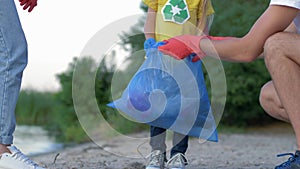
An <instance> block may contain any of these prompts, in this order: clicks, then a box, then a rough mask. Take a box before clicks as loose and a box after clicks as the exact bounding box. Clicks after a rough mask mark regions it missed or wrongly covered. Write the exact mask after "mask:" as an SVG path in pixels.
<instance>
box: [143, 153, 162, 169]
mask: <svg viewBox="0 0 300 169" xmlns="http://www.w3.org/2000/svg"><path fill="white" fill-rule="evenodd" d="M146 158H147V165H146V169H164V168H165V155H164V153H162V152H161V151H160V150H154V151H152V152H151V154H149V155H148V156H147V157H146Z"/></svg>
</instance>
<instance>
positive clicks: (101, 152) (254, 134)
mask: <svg viewBox="0 0 300 169" xmlns="http://www.w3.org/2000/svg"><path fill="white" fill-rule="evenodd" d="M147 136H148V133H139V134H135V135H130V137H121V136H118V137H114V138H111V139H108V140H99V141H95V142H96V143H97V144H96V143H93V142H91V143H85V144H81V145H76V146H73V147H68V148H65V149H63V150H61V151H59V152H55V153H51V154H45V155H40V156H36V157H33V159H34V160H35V161H36V162H38V163H39V164H41V165H43V166H46V167H47V168H49V169H143V168H144V165H145V160H144V158H143V156H144V157H145V156H146V155H147V154H148V153H149V152H150V147H149V145H148V141H149V139H148V138H147ZM141 138H142V139H141ZM170 138H171V137H170ZM167 144H168V145H169V146H168V147H170V145H171V139H168V142H167ZM295 148H296V141H295V137H294V134H293V131H292V129H291V127H290V126H289V125H287V124H276V125H272V126H268V127H265V128H252V129H249V130H247V131H245V132H243V133H234V134H232V133H227V132H225V133H219V142H218V143H214V142H205V143H201V142H200V141H199V140H198V139H190V143H189V149H188V152H187V154H186V156H187V158H188V160H189V166H188V167H187V169H271V168H274V167H275V166H276V165H277V164H279V163H281V162H283V161H285V160H286V159H287V158H288V157H281V158H277V157H276V155H277V154H280V153H286V152H294V151H295ZM137 149H138V150H139V151H140V153H141V154H139V153H138V150H137Z"/></svg>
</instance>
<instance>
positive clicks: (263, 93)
mask: <svg viewBox="0 0 300 169" xmlns="http://www.w3.org/2000/svg"><path fill="white" fill-rule="evenodd" d="M271 85H272V83H271V82H269V83H266V84H265V85H264V86H263V87H262V88H261V90H260V95H259V102H260V104H261V106H262V107H264V105H265V104H266V103H267V102H270V100H271V99H272V90H271Z"/></svg>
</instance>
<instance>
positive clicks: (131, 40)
mask: <svg viewBox="0 0 300 169" xmlns="http://www.w3.org/2000/svg"><path fill="white" fill-rule="evenodd" d="M212 2H213V5H214V9H215V12H216V13H215V18H214V22H213V25H212V29H211V32H210V34H211V35H213V36H237V37H241V36H243V35H245V34H246V33H247V32H248V31H249V30H250V28H251V26H252V25H253V24H254V22H255V20H256V19H257V18H258V17H259V16H260V15H261V13H262V12H263V11H264V10H265V8H266V7H267V6H268V3H269V1H267V0H251V1H246V0H230V1H220V0H212ZM141 9H142V10H143V11H146V9H147V7H146V6H145V5H143V4H141ZM144 20H145V17H141V19H140V20H138V21H136V23H133V26H132V28H131V30H130V31H128V32H123V33H121V34H120V38H121V39H122V41H121V43H120V45H121V46H123V48H124V50H126V51H127V52H129V53H130V54H129V56H128V57H127V60H126V61H125V62H126V63H127V65H128V69H125V70H124V71H119V72H117V73H118V74H119V77H122V74H133V73H134V72H135V71H136V70H137V68H138V67H139V65H140V64H141V63H142V62H143V59H144V58H143V57H141V56H143V55H144V53H143V52H142V53H139V54H138V55H136V52H137V51H141V50H142V49H143V42H144V40H145V38H144V35H143V24H144ZM110 57H116V56H115V53H114V52H113V53H112V54H111V55H110ZM116 59H117V58H116ZM110 61H111V63H109V65H108V64H107V61H103V62H101V63H100V65H99V66H98V69H97V75H96V82H95V95H96V98H97V102H98V105H99V108H100V110H101V112H102V115H103V116H104V117H105V119H106V120H107V121H108V122H109V123H110V125H111V126H112V127H113V128H115V129H116V130H117V131H120V132H121V133H124V134H126V133H130V132H137V131H141V130H144V129H146V128H147V126H146V125H143V124H138V123H134V122H131V121H129V120H127V119H126V118H124V117H123V116H122V115H120V114H119V113H118V112H117V111H116V110H113V109H111V108H108V107H107V106H106V104H107V103H109V102H110V101H112V96H111V89H112V88H111V85H112V84H111V81H112V78H113V75H114V73H115V71H116V67H115V65H114V63H113V62H112V59H110ZM91 62H95V61H94V60H92V59H91V58H74V60H73V61H72V63H70V64H69V66H68V68H67V70H66V71H65V72H62V73H60V74H58V75H57V79H58V80H59V82H60V85H61V88H60V90H59V91H55V92H41V91H35V90H33V89H32V90H23V91H21V93H20V98H19V101H18V105H17V108H16V115H17V121H18V124H27V125H40V126H43V127H45V128H46V129H47V130H48V131H50V134H52V135H55V136H56V138H57V139H58V140H59V141H61V142H76V143H78V142H84V141H88V140H89V138H88V136H87V135H86V134H85V132H84V130H83V129H82V128H81V126H80V123H79V121H78V119H77V116H76V113H75V110H74V107H73V99H72V78H73V72H74V67H75V65H76V64H77V65H78V64H90V63H91ZM223 65H224V69H225V74H226V80H227V100H226V106H225V111H224V114H223V116H222V120H221V124H222V125H229V126H236V127H241V126H253V125H265V124H269V123H270V122H273V121H274V119H272V118H270V117H269V116H268V115H266V114H265V113H264V111H263V110H262V108H261V107H260V105H259V101H258V97H259V93H260V88H261V87H262V85H263V84H264V83H266V82H267V81H269V80H270V76H269V75H268V71H267V70H266V68H265V66H264V61H263V60H262V59H258V60H257V61H255V62H252V63H229V62H223ZM86 67H87V68H88V66H86ZM204 70H205V69H204ZM205 75H206V79H207V80H206V81H207V88H208V91H209V92H210V86H209V79H208V78H209V77H208V76H207V73H206V72H205ZM124 77H128V76H124ZM121 80H124V81H126V82H127V81H129V80H130V79H128V78H127V79H121ZM124 87H125V86H124ZM120 91H121V89H120ZM120 91H119V93H120Z"/></svg>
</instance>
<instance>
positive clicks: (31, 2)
mask: <svg viewBox="0 0 300 169" xmlns="http://www.w3.org/2000/svg"><path fill="white" fill-rule="evenodd" d="M19 2H20V5H21V6H23V10H27V9H28V12H31V11H32V10H33V8H34V7H36V6H37V0H19Z"/></svg>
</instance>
